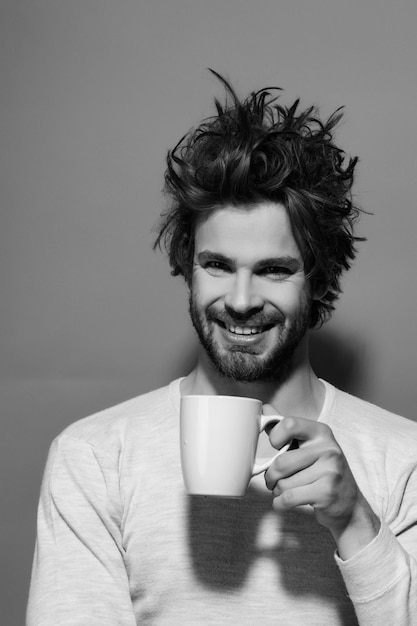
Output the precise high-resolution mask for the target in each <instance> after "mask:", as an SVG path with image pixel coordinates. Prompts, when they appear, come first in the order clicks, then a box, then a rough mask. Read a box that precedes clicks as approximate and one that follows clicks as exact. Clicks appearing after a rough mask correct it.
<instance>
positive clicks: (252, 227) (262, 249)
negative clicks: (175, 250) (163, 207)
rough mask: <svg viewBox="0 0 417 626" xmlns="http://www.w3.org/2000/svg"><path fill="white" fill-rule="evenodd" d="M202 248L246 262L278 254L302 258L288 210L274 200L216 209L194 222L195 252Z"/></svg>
mask: <svg viewBox="0 0 417 626" xmlns="http://www.w3.org/2000/svg"><path fill="white" fill-rule="evenodd" d="M203 250H210V251H212V252H217V253H219V254H223V255H225V256H228V257H231V258H234V259H242V261H243V262H248V263H249V262H255V261H257V260H260V259H262V258H269V257H280V256H292V257H294V258H297V259H301V253H300V250H299V248H298V245H297V243H296V241H295V239H294V235H293V233H292V229H291V223H290V220H289V218H288V214H287V211H286V209H285V207H284V206H283V205H282V204H280V203H275V202H263V203H259V204H254V205H251V206H249V207H248V206H240V207H239V206H229V205H226V206H224V207H220V208H218V209H215V210H214V211H212V212H211V213H210V214H209V215H208V216H205V217H204V218H203V219H201V221H199V222H197V225H196V231H195V253H196V254H198V253H199V252H202V251H203Z"/></svg>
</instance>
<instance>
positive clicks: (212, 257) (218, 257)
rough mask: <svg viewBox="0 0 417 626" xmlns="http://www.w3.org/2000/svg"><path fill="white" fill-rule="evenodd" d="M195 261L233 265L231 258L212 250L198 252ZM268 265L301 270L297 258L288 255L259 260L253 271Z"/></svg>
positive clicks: (300, 263)
mask: <svg viewBox="0 0 417 626" xmlns="http://www.w3.org/2000/svg"><path fill="white" fill-rule="evenodd" d="M197 261H198V262H199V263H200V264H204V263H207V262H208V261H219V262H220V263H224V264H225V265H230V266H234V265H235V261H234V259H232V258H231V257H228V256H225V255H224V254H221V253H220V252H213V251H212V250H203V251H202V252H199V253H198V254H197ZM270 265H271V266H284V267H288V269H290V270H292V271H293V272H297V271H298V270H300V269H301V268H302V266H303V263H302V261H301V260H300V259H298V258H297V257H293V256H290V255H284V256H278V257H266V258H265V259H260V260H259V261H257V262H256V263H255V265H254V270H255V271H257V270H260V269H262V268H264V267H268V266H270Z"/></svg>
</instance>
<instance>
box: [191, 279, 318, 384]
mask: <svg viewBox="0 0 417 626" xmlns="http://www.w3.org/2000/svg"><path fill="white" fill-rule="evenodd" d="M189 312H190V317H191V321H192V323H193V326H194V328H195V330H196V332H197V335H198V338H199V340H200V343H201V345H202V347H203V348H204V350H205V351H206V353H207V355H208V356H209V358H210V360H211V362H212V364H213V365H214V367H215V368H216V370H217V371H218V372H219V373H220V374H221V375H222V376H224V377H225V378H228V379H229V380H233V381H239V382H247V383H249V382H271V381H283V380H284V379H285V378H286V377H287V375H288V373H289V371H290V369H291V363H292V361H293V356H294V353H295V350H296V349H297V347H298V346H299V345H300V342H301V340H302V339H303V337H304V335H305V334H306V332H307V329H308V328H309V325H310V314H311V301H310V299H309V298H308V297H305V298H304V300H303V302H302V303H301V305H300V309H299V311H298V312H297V314H296V315H295V316H294V317H293V318H292V319H291V323H289V324H288V325H287V326H286V325H285V317H284V315H283V314H282V313H281V312H280V311H278V310H275V311H274V312H273V313H270V314H265V313H263V312H262V313H256V314H254V315H250V316H234V317H232V316H231V315H229V314H228V313H227V312H226V311H224V310H222V311H219V310H218V309H217V308H216V307H215V305H211V306H210V307H208V309H207V311H206V312H205V311H202V310H201V309H199V308H198V305H197V302H196V299H195V296H194V294H193V292H192V291H191V292H190V298H189ZM219 322H220V323H222V324H227V325H237V326H238V325H239V323H240V324H242V323H243V324H251V325H253V326H271V327H272V326H273V327H274V330H275V332H276V333H277V337H276V339H275V343H274V344H273V345H272V346H271V347H269V349H268V351H267V353H266V354H262V352H263V351H262V348H260V347H258V346H244V345H230V346H228V347H224V346H222V345H220V344H219V342H218V341H217V340H216V338H215V336H214V330H215V325H216V324H218V323H219ZM265 332H270V331H268V330H267V331H265Z"/></svg>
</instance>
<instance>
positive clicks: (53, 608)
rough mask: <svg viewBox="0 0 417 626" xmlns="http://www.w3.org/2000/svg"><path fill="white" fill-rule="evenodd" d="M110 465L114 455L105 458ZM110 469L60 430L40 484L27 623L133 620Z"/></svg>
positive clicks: (127, 623) (49, 625)
mask: <svg viewBox="0 0 417 626" xmlns="http://www.w3.org/2000/svg"><path fill="white" fill-rule="evenodd" d="M113 464H114V462H113ZM120 519H121V511H120V495H119V480H118V472H117V468H114V467H112V462H111V461H110V459H107V458H106V457H105V456H104V455H99V454H98V453H97V451H96V450H95V449H94V448H93V447H92V446H91V445H90V444H88V443H86V442H84V441H79V440H77V439H72V438H70V437H67V436H65V435H63V436H61V437H60V438H58V439H57V440H55V441H54V443H53V444H52V446H51V449H50V452H49V456H48V461H47V464H46V468H45V473H44V478H43V482H42V488H41V496H40V502H39V511H38V530H37V541H36V548H35V557H34V562H33V570H32V580H31V586H30V593H29V602H28V608H27V622H26V624H27V626H56V625H57V624H59V625H60V626H69V625H73V626H75V625H77V626H79V625H80V624H89V626H99V625H100V626H116V625H123V626H134V625H135V624H136V620H135V617H134V612H133V607H132V603H131V598H130V593H129V581H128V577H127V572H126V568H125V565H124V559H123V554H124V550H123V545H122V537H121V529H120Z"/></svg>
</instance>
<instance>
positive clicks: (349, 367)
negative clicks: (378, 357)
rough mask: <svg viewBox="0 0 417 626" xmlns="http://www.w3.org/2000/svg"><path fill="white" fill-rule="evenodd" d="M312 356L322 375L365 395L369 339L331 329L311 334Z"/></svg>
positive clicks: (344, 387) (355, 393)
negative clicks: (366, 354)
mask: <svg viewBox="0 0 417 626" xmlns="http://www.w3.org/2000/svg"><path fill="white" fill-rule="evenodd" d="M310 358H311V363H312V365H313V369H314V371H315V373H316V374H317V376H319V378H324V379H325V380H327V381H328V382H329V383H331V384H332V385H334V386H335V387H338V388H339V389H341V390H343V391H346V392H347V393H350V394H353V395H357V396H359V397H361V392H362V391H363V389H364V387H365V383H366V362H365V342H364V341H363V340H362V339H361V338H360V337H357V336H355V337H352V336H350V335H349V336H347V335H341V334H340V333H335V332H332V331H331V330H329V329H328V328H323V329H321V330H319V331H313V332H312V333H311V334H310Z"/></svg>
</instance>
